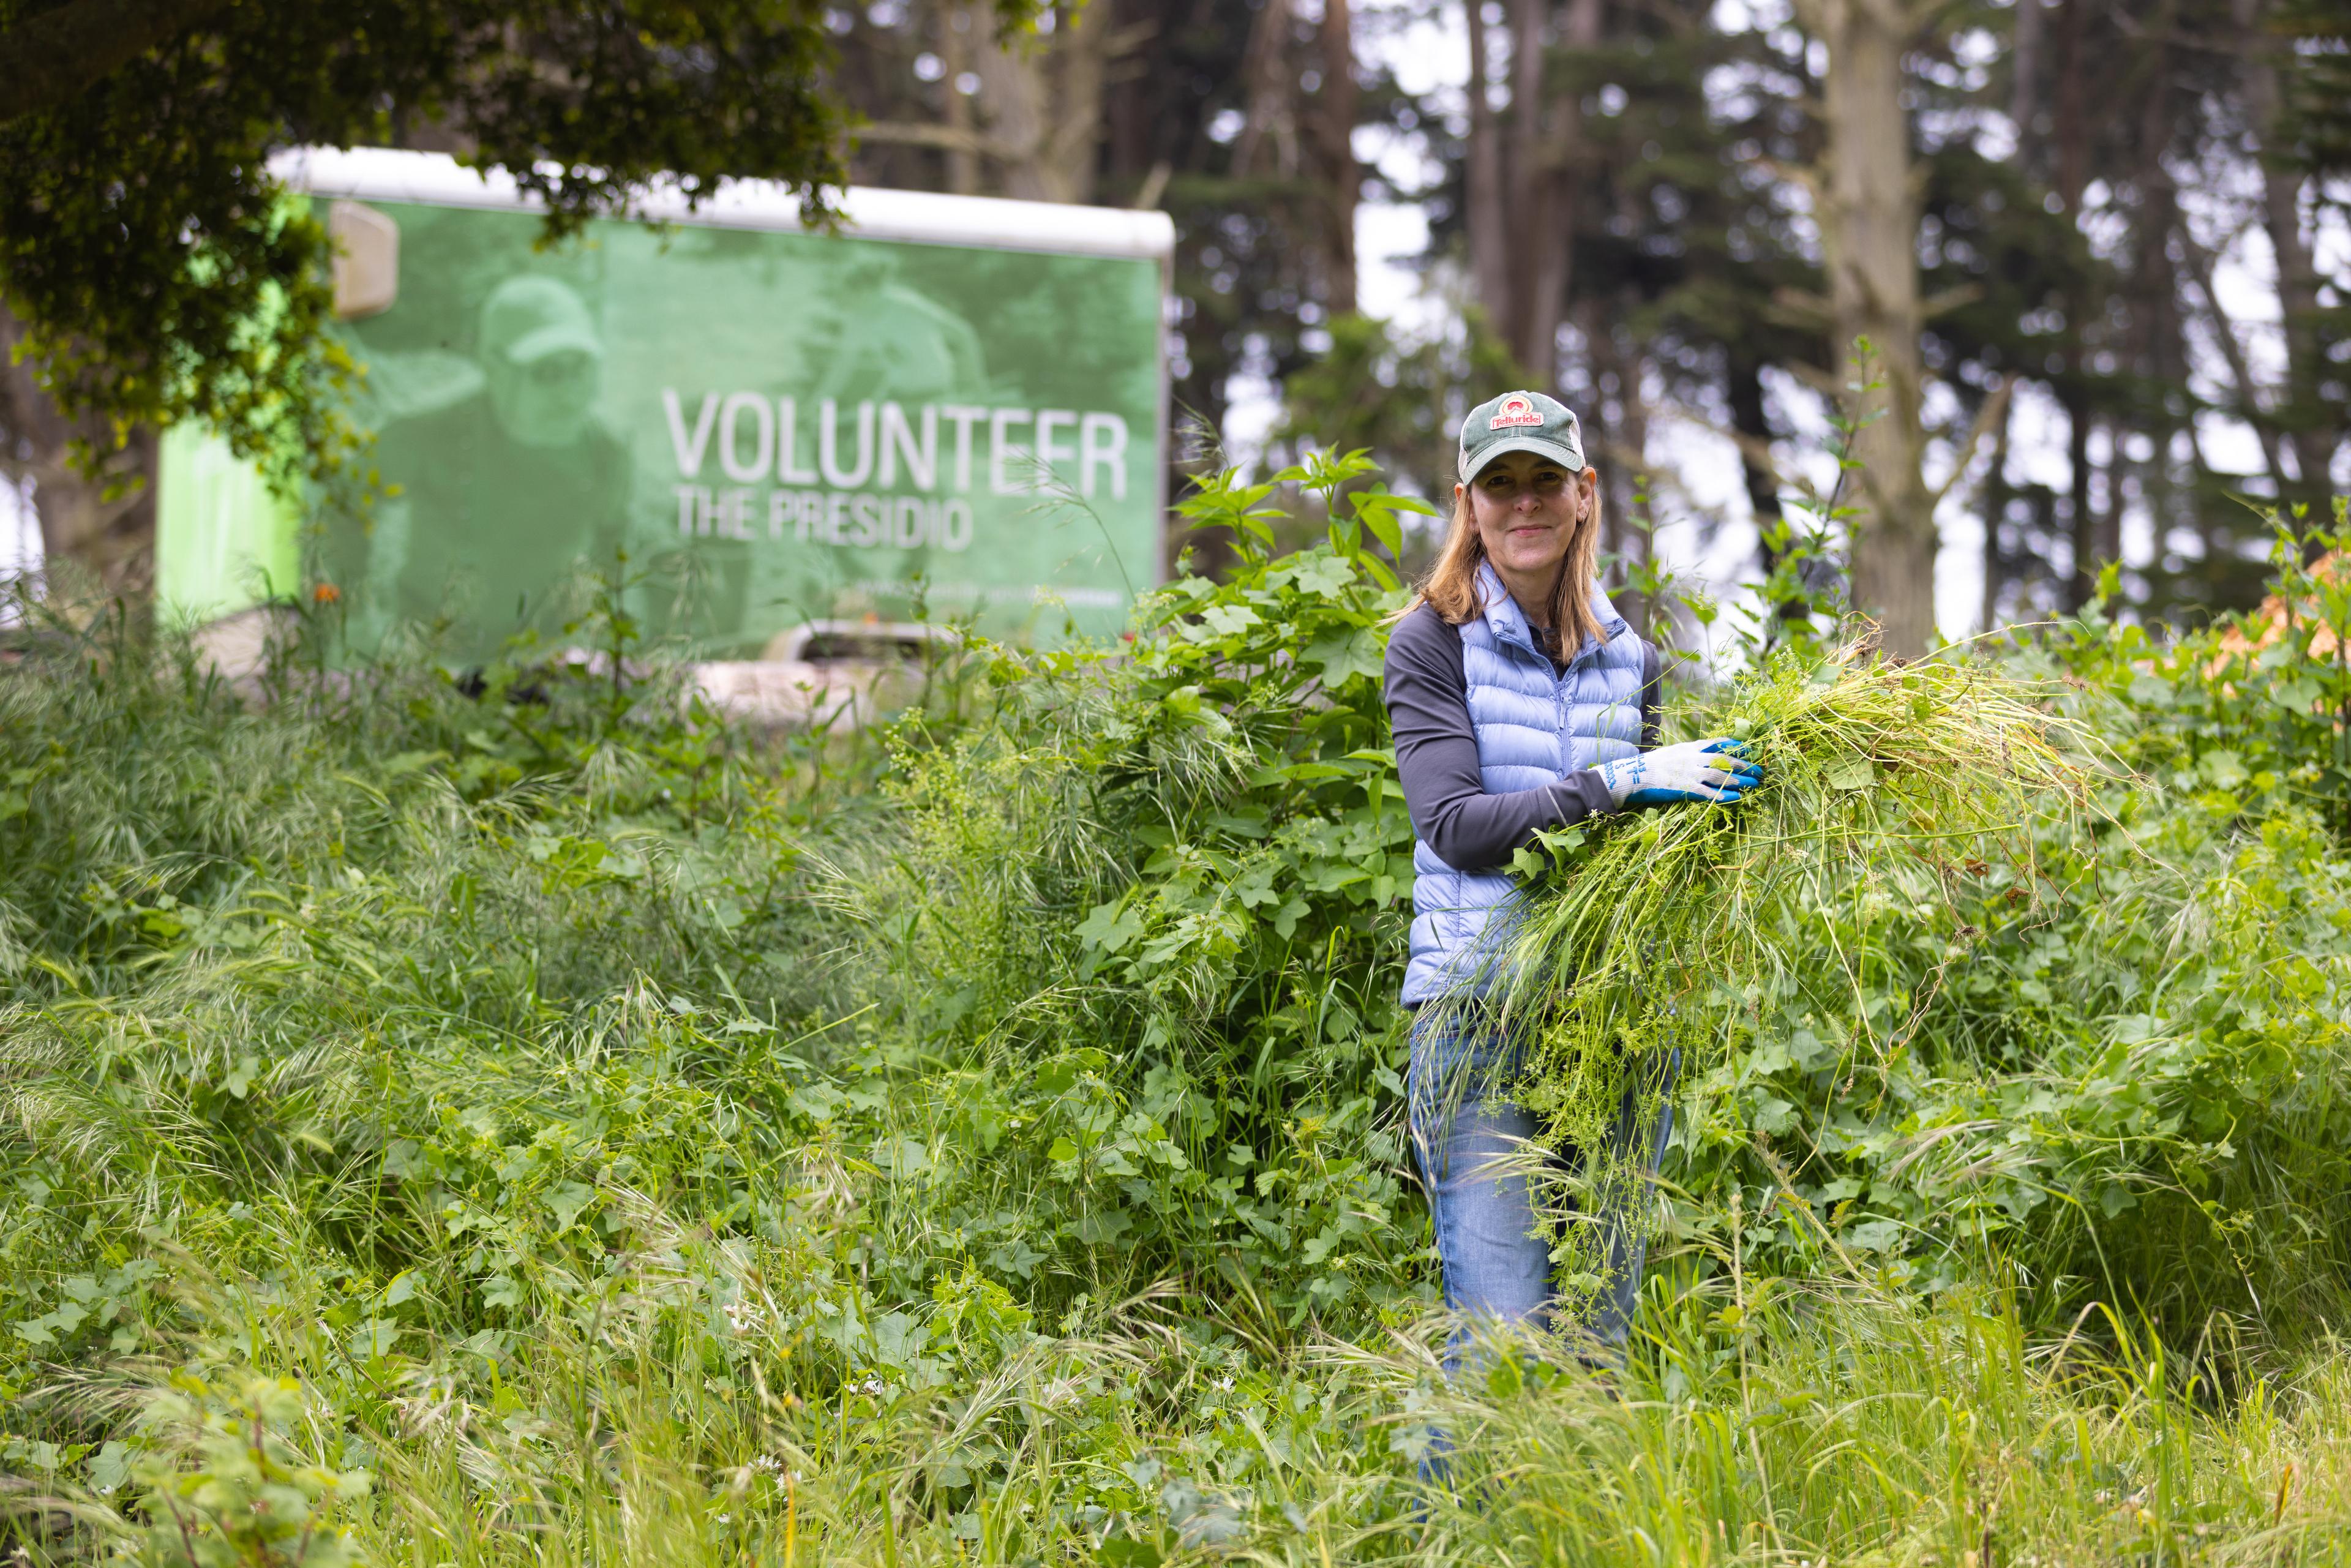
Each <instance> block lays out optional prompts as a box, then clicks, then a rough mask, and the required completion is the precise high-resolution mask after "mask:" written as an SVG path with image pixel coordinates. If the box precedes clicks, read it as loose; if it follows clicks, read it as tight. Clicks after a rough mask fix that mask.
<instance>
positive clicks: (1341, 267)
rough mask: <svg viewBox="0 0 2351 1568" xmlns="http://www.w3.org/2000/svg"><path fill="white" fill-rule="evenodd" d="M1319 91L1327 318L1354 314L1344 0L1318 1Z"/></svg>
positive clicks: (1356, 174)
mask: <svg viewBox="0 0 2351 1568" xmlns="http://www.w3.org/2000/svg"><path fill="white" fill-rule="evenodd" d="M1320 42H1321V44H1322V88H1321V89H1320V90H1321V98H1320V100H1319V101H1318V102H1317V104H1316V105H1315V113H1314V121H1313V130H1314V147H1315V162H1317V164H1318V165H1319V166H1320V172H1321V174H1322V180H1321V182H1320V183H1321V184H1322V189H1323V191H1324V192H1326V193H1327V195H1326V198H1325V199H1326V200H1327V201H1328V202H1329V204H1330V211H1329V212H1328V214H1325V216H1324V218H1323V223H1322V246H1323V256H1324V263H1323V293H1324V298H1325V299H1326V301H1327V303H1328V307H1329V309H1330V311H1331V314H1332V315H1333V316H1350V315H1353V313H1354V310H1355V207H1356V204H1358V202H1360V201H1361V199H1362V196H1363V188H1364V172H1363V169H1362V167H1361V166H1360V165H1359V164H1357V163H1356V162H1355V117H1356V115H1357V114H1358V113H1359V112H1360V111H1361V108H1362V103H1363V89H1362V88H1361V87H1360V86H1359V85H1358V84H1357V83H1356V80H1355V35H1354V16H1353V12H1352V10H1351V9H1350V8H1349V0H1322V38H1321V40H1320Z"/></svg>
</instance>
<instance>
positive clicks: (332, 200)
mask: <svg viewBox="0 0 2351 1568" xmlns="http://www.w3.org/2000/svg"><path fill="white" fill-rule="evenodd" d="M281 172H283V173H284V175H285V176H286V178H287V183H288V184H289V185H290V186H291V188H292V189H293V190H294V191H295V192H297V193H298V194H299V195H301V196H302V197H305V198H307V199H308V200H310V201H313V202H316V203H319V204H322V205H323V206H324V207H325V209H326V216H327V220H328V224H329V228H330V230H331V231H332V232H333V233H334V235H336V238H337V241H338V246H339V251H340V255H339V258H338V262H337V270H336V295H337V314H338V316H339V317H340V318H341V322H340V327H339V330H340V331H342V332H344V333H345V334H347V337H348V340H349V343H350V347H351V349H352V351H353V354H354V356H355V358H356V359H357V360H358V361H359V362H360V364H361V365H362V366H363V367H364V375H363V376H362V377H361V379H360V382H359V385H358V389H357V391H356V392H355V394H354V402H353V409H352V412H353V414H354V418H355V423H357V424H358V425H359V426H360V428H361V429H362V430H364V431H365V432H367V433H368V434H370V435H371V437H372V440H373V448H372V453H371V457H370V462H371V464H372V465H373V466H374V467H375V469H376V470H377V471H378V473H379V474H380V476H381V492H380V493H379V494H378V496H377V497H376V498H375V499H374V500H373V501H372V502H371V504H369V505H368V506H366V507H363V508H360V510H359V511H357V512H356V513H352V512H348V511H340V510H338V509H337V508H331V507H304V506H295V505H288V504H287V503H285V502H283V501H281V500H279V499H277V498H276V497H272V496H271V494H270V493H269V492H268V491H267V489H266V487H265V486H263V484H262V483H261V480H260V477H259V476H258V474H257V473H256V471H254V470H253V469H252V468H250V467H249V466H248V465H244V464H242V463H239V462H237V461H236V460H235V459H234V458H233V457H231V456H230V455H229V454H228V453H227V452H226V450H225V447H224V446H222V445H221V444H220V443H219V442H218V441H216V440H215V439H214V438H211V437H209V436H207V435H205V434H203V433H201V432H198V431H194V430H191V429H184V428H183V429H179V430H174V431H172V432H171V433H169V434H168V435H167V437H166V439H165V442H164V450H163V460H162V476H161V480H160V484H159V492H158V525H157V526H158V536H157V592H158V597H159V599H160V601H162V606H163V608H164V610H165V612H167V613H169V614H173V615H176V616H178V617H179V618H181V619H183V620H186V621H193V622H212V621H216V620H219V619H221V618H224V617H231V616H235V615H237V614H238V613H240V612H247V611H250V610H251V609H252V608H253V607H255V606H257V605H262V604H266V603H268V602H271V601H283V600H285V599H286V598H287V597H289V596H290V595H292V594H294V593H296V592H298V591H305V585H313V586H309V587H308V591H312V592H314V593H315V592H316V591H317V590H316V588H315V586H314V585H316V584H321V583H323V584H330V585H332V588H333V590H334V591H333V592H332V593H331V594H327V595H324V596H323V597H324V598H325V599H327V600H329V601H331V602H332V604H333V607H334V613H336V614H337V615H339V616H340V617H341V618H342V619H343V621H344V622H345V626H346V630H347V633H348V635H347V643H348V645H349V646H350V649H351V650H352V651H353V652H354V653H358V654H360V655H365V654H368V653H372V652H373V651H374V650H375V649H376V648H377V647H378V646H379V645H380V644H381V642H382V640H383V639H384V638H385V637H387V636H388V635H392V634H393V633H394V632H395V630H396V629H397V630H398V631H399V632H400V634H402V635H410V636H422V637H424V638H426V639H428V640H429V645H430V646H431V647H432V648H433V649H434V651H435V652H436V653H438V655H439V656H441V657H442V658H444V660H446V661H447V662H450V663H453V664H464V663H472V662H477V661H480V660H483V659H486V658H487V657H489V656H491V655H493V654H495V653H496V652H497V651H498V650H499V649H500V648H501V647H502V646H505V645H506V644H507V642H508V640H509V639H510V638H514V637H516V636H517V635H522V636H525V637H527V638H528V639H531V640H534V641H535V642H536V643H538V644H539V645H542V646H549V647H560V646H563V645H565V643H566V641H567V638H569V637H570V636H572V633H569V632H567V631H566V628H567V627H568V626H572V625H574V624H575V623H576V622H578V621H579V620H580V616H581V614H582V613H583V612H584V611H586V610H587V609H588V608H589V606H590V602H591V597H592V595H593V594H594V593H595V591H597V585H598V582H599V580H609V579H610V577H611V573H612V571H613V570H614V566H615V563H616V561H618V560H619V559H620V558H621V557H622V554H625V556H626V558H627V561H628V565H627V568H626V573H625V575H626V577H627V579H628V580H630V582H631V584H632V586H631V588H630V590H629V608H630V610H631V612H632V613H633V614H634V616H635V617H636V618H637V619H638V621H639V622H641V624H642V625H643V627H644V628H645V630H646V631H647V632H649V633H651V634H652V635H653V636H656V637H659V638H662V639H664V640H667V641H669V642H670V643H673V644H674V645H677V646H681V647H683V648H684V649H685V650H686V651H688V652H689V653H692V654H693V655H694V656H695V657H697V658H701V659H706V660H756V659H760V658H763V657H778V656H780V653H779V652H778V650H781V649H782V648H783V647H784V646H785V645H786V643H788V641H789V639H791V638H792V637H794V636H796V635H799V636H803V637H804V635H805V629H806V628H807V627H808V626H810V625H811V624H824V625H840V624H856V623H861V622H864V623H882V622H887V623H892V624H901V623H925V622H928V623H937V622H957V623H964V624H969V625H972V626H974V627H977V629H979V630H981V631H983V632H987V633H989V634H992V635H998V636H1009V637H1026V638H1033V639H1036V640H1040V641H1048V642H1050V641H1058V640H1061V639H1063V638H1067V637H1071V636H1087V637H1101V636H1106V635H1112V634H1114V633H1115V632H1118V631H1119V630H1120V629H1121V628H1122V627H1123V625H1124V623H1125V621H1126V618H1127V615H1128V612H1129V609H1130V607H1131V605H1132V603H1133V601H1134V596H1135V595H1136V594H1137V593H1138V592H1140V591H1144V590H1145V589H1147V588H1149V587H1150V586H1152V585H1153V584H1154V583H1155V581H1156V580H1158V576H1159V572H1160V563H1161V559H1162V553H1163V550H1162V536H1163V528H1164V526H1165V495H1164V493H1163V486H1164V478H1163V476H1164V475H1165V472H1166V461H1165V441H1166V429H1167V416H1166V399H1167V379H1166V369H1165V328H1164V320H1165V315H1164V311H1165V299H1166V292H1167V269H1168V266H1169V258H1170V256H1171V255H1172V251H1173V246H1174V231H1173V228H1172V225H1170V224H1169V222H1168V220H1167V219H1166V217H1165V214H1158V213H1144V212H1128V211H1117V210H1109V209H1102V208H1088V207H1071V206H1058V205H1053V204H1043V203H1031V202H1007V201H995V200H987V199H982V198H978V197H962V196H946V195H935V194H930V193H916V192H904V191H881V190H864V189H852V190H850V191H847V192H845V193H842V202H841V205H842V206H843V208H844V210H845V212H846V214H847V216H846V221H845V222H844V223H843V224H842V225H841V228H840V230H839V231H838V232H837V233H830V234H827V233H817V232H811V231H809V230H807V229H804V228H803V227H802V226H801V225H800V222H799V202H798V200H797V198H796V197H794V196H792V195H791V194H790V193H789V192H786V191H784V190H782V189H780V188H778V187H775V186H770V185H764V184H760V183H752V182H746V183H740V184H736V185H731V186H729V187H727V188H726V190H724V191H723V192H722V193H721V194H720V197H719V199H718V200H716V202H714V203H712V204H708V205H706V206H705V207H704V208H703V209H702V210H701V211H699V212H696V213H691V214H690V213H687V212H686V211H685V210H684V204H683V202H682V201H678V200H676V199H675V198H674V196H667V195H664V194H663V193H654V194H653V196H651V197H649V198H647V200H646V203H645V204H644V206H643V208H642V209H641V211H640V213H639V216H641V217H645V218H652V219H656V220H666V222H664V223H662V224H660V225H657V226H656V225H647V224H645V223H643V222H636V221H625V220H609V221H598V222H594V223H591V224H590V225H588V229H587V232H586V234H585V235H582V236H581V237H580V239H579V240H576V241H572V242H568V243H566V244H563V245H560V246H553V247H547V248H541V247H540V246H539V244H538V241H539V234H540V220H539V216H538V213H537V212H536V211H535V210H534V209H533V207H532V204H530V203H529V202H528V201H527V200H525V199H524V198H522V197H521V196H520V195H519V194H518V193H517V192H516V190H515V189H514V187H513V185H512V183H511V182H510V181H501V180H499V179H497V178H496V177H487V178H486V177H484V176H482V175H480V174H477V173H475V172H473V171H470V170H466V169H464V168H461V167H460V166H458V165H457V164H456V163H455V162H452V161H450V160H448V159H446V158H443V157H439V156H436V155H430V154H423V153H412V152H383V151H370V150H352V151H338V150H311V151H308V152H302V153H299V154H296V155H293V156H291V157H290V158H289V159H287V161H285V162H284V163H283V164H282V165H281Z"/></svg>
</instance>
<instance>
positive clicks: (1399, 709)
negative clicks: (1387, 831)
mask: <svg viewBox="0 0 2351 1568" xmlns="http://www.w3.org/2000/svg"><path fill="white" fill-rule="evenodd" d="M1385 674H1386V697H1387V707H1388V724H1389V727H1390V728H1391V729H1392V730H1393V731H1394V732H1395V753H1396V775H1397V779H1398V781H1399V782H1401V783H1402V785H1403V786H1404V800H1405V808H1406V809H1407V810H1409V811H1410V812H1411V813H1412V826H1413V831H1415V832H1416V833H1418V834H1419V835H1420V839H1421V841H1422V842H1423V843H1425V844H1426V845H1427V846H1428V848H1429V852H1430V853H1432V854H1434V855H1435V856H1436V857H1437V859H1438V860H1441V861H1443V862H1445V863H1446V864H1447V865H1449V866H1451V867H1453V868H1454V869H1455V870H1456V871H1484V870H1486V869H1488V868H1489V867H1492V866H1499V865H1505V864H1508V863H1509V862H1510V856H1511V855H1512V854H1514V853H1515V852H1518V851H1519V850H1520V849H1521V848H1523V847H1524V846H1525V845H1527V844H1530V843H1532V842H1533V841H1534V836H1535V834H1536V833H1537V832H1538V831H1541V830H1542V829H1545V828H1552V827H1562V826H1565V825H1567V824H1569V823H1572V822H1580V821H1583V820H1584V819H1585V818H1586V817H1590V816H1594V815H1603V814H1606V813H1609V812H1613V811H1614V810H1616V803H1615V800H1614V798H1613V797H1611V796H1610V794H1609V793H1608V786H1607V785H1606V784H1605V783H1604V782H1602V780H1601V778H1600V770H1599V769H1598V768H1579V769H1577V770H1576V771H1575V772H1573V773H1571V774H1569V775H1568V776H1567V777H1566V778H1564V779H1561V780H1560V781H1559V782H1558V783H1556V784H1546V785H1544V786H1543V787H1542V788H1541V789H1519V790H1513V791H1511V792H1510V793H1508V794H1502V795H1489V794H1488V793H1487V792H1486V782H1485V776H1484V774H1483V773H1482V772H1481V771H1480V770H1479V766H1478V732H1477V730H1476V728H1475V727H1473V726H1472V725H1471V724H1470V722H1469V695H1468V681H1467V679H1466V678H1465V677H1464V676H1463V674H1462V673H1461V632H1460V630H1459V628H1458V627H1455V626H1453V625H1450V624H1448V623H1447V622H1446V620H1445V619H1444V617H1442V616H1440V615H1438V614H1437V612H1436V610H1435V609H1434V608H1432V607H1431V606H1429V605H1427V604H1425V603H1424V604H1420V605H1417V606H1416V607H1415V608H1414V610H1413V612H1412V613H1411V614H1409V615H1407V616H1405V618H1404V619H1403V620H1402V621H1400V622H1396V627H1395V632H1394V633H1393V634H1391V635H1390V637H1389V638H1388V654H1387V664H1386V671H1385ZM1658 685H1659V674H1658V661H1657V655H1656V650H1655V649H1650V650H1649V651H1648V656H1647V659H1646V663H1645V664H1644V665H1643V668H1642V672H1641V744H1642V746H1643V747H1651V746H1655V745H1656V742H1657V698H1658Z"/></svg>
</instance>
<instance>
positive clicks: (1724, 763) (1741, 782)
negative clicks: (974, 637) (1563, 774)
mask: <svg viewBox="0 0 2351 1568" xmlns="http://www.w3.org/2000/svg"><path fill="white" fill-rule="evenodd" d="M1746 752H1747V743H1746V742H1745V741H1741V740H1733V739H1731V738H1729V737H1728V736H1718V737H1715V738H1714V739H1712V740H1686V741H1683V742H1682V743H1681V744H1680V745H1678V746H1661V747H1657V748H1656V750H1655V751H1645V752H1643V753H1641V754H1640V755H1639V756H1638V757H1622V758H1617V759H1616V760H1615V761H1614V762H1604V763H1602V764H1601V765H1600V768H1599V773H1600V778H1601V780H1602V782H1604V783H1605V784H1606V785H1607V786H1608V793H1609V794H1610V795H1612V796H1613V797H1614V798H1615V801H1616V804H1617V805H1618V806H1619V807H1620V808H1622V807H1627V806H1632V807H1638V806H1669V805H1672V804H1673V803H1674V802H1676V801H1677V800H1707V801H1712V802H1716V803H1719V804H1721V805H1726V806H1727V805H1730V804H1733V803H1734V802H1736V801H1737V800H1739V798H1740V796H1741V795H1743V794H1745V793H1746V792H1747V791H1748V790H1750V789H1753V788H1755V786H1756V785H1758V784H1761V782H1763V769H1761V768H1758V767H1756V766H1755V764H1753V763H1752V762H1748V761H1744V760H1742V758H1744V757H1745V755H1746Z"/></svg>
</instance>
